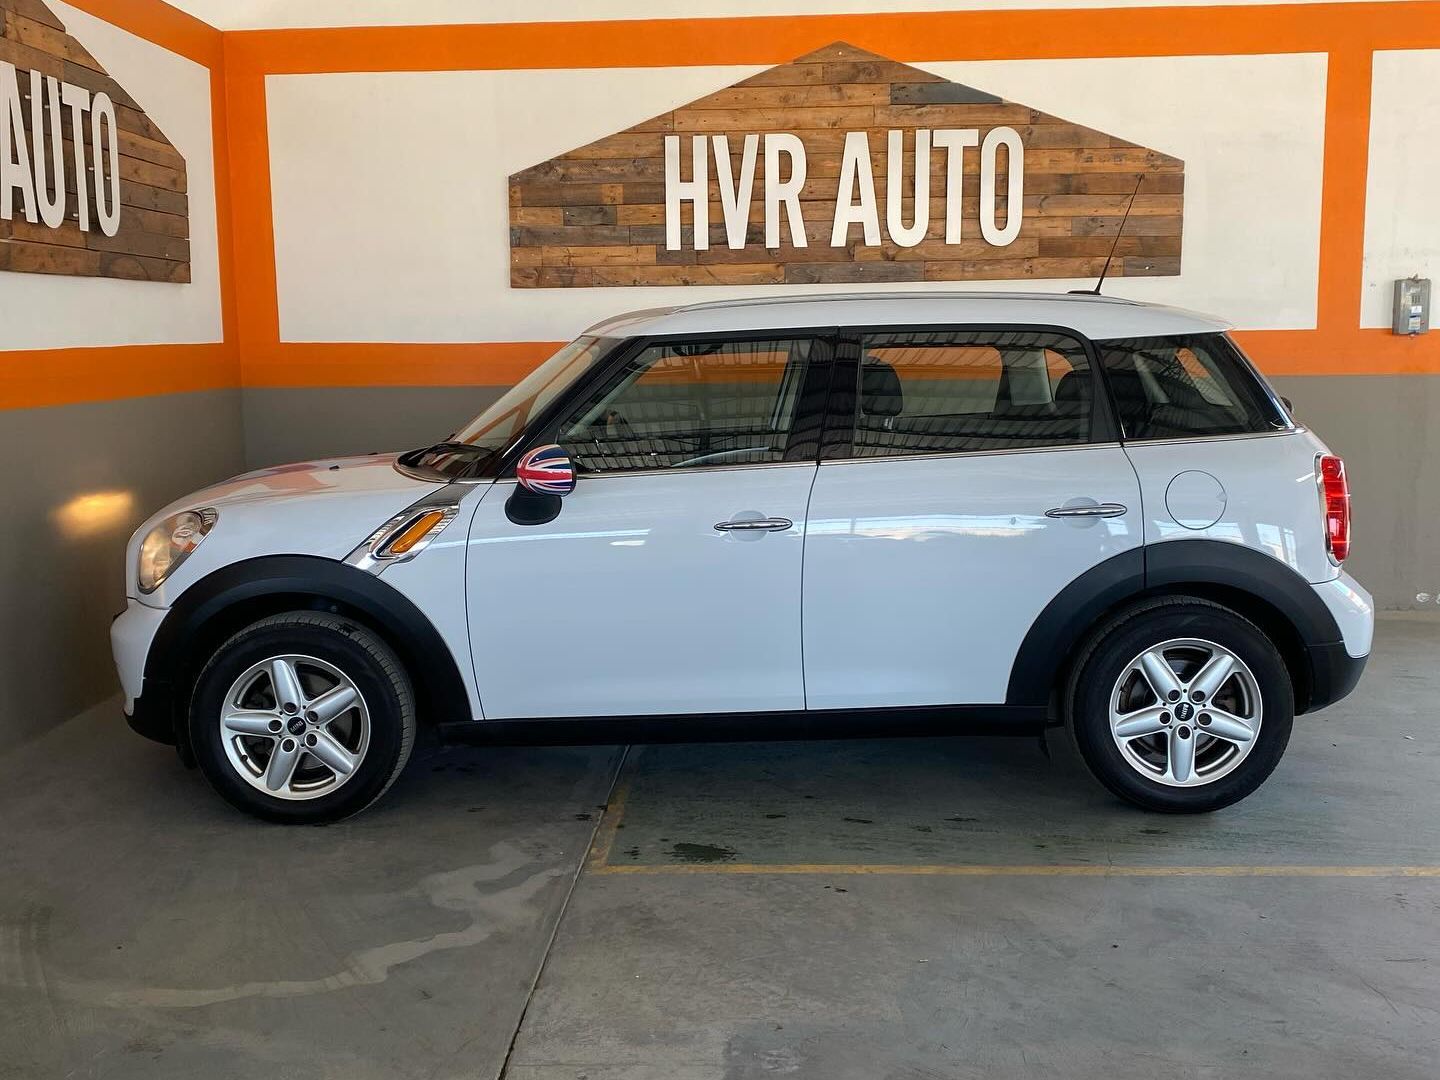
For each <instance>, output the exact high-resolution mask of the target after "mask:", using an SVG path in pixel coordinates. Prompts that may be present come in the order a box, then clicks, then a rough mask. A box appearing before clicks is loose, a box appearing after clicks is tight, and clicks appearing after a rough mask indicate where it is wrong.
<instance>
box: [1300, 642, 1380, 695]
mask: <svg viewBox="0 0 1440 1080" xmlns="http://www.w3.org/2000/svg"><path fill="white" fill-rule="evenodd" d="M1306 651H1307V652H1309V654H1310V697H1309V700H1308V701H1307V702H1306V705H1305V711H1306V712H1314V711H1315V710H1316V709H1323V708H1324V707H1325V706H1326V705H1333V704H1334V703H1335V702H1337V701H1339V700H1340V699H1341V698H1343V697H1345V696H1346V695H1347V694H1349V693H1350V691H1351V690H1354V689H1355V684H1356V683H1358V682H1359V681H1360V676H1361V675H1362V674H1364V672H1365V663H1366V661H1367V660H1369V659H1370V657H1369V656H1351V655H1350V654H1349V652H1347V651H1346V647H1345V643H1344V642H1336V643H1335V644H1333V645H1311V646H1310V647H1309V648H1308V649H1307V650H1306Z"/></svg>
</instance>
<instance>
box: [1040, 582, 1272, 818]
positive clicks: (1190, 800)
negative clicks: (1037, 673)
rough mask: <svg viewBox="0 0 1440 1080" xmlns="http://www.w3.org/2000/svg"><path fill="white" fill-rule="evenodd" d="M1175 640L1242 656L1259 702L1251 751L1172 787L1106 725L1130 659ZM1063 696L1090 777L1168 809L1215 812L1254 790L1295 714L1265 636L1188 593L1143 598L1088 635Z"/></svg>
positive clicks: (1136, 801) (1128, 796)
mask: <svg viewBox="0 0 1440 1080" xmlns="http://www.w3.org/2000/svg"><path fill="white" fill-rule="evenodd" d="M1177 638H1195V639H1200V640H1203V641H1208V642H1214V643H1215V644H1216V645H1220V646H1222V647H1223V648H1225V649H1227V650H1229V651H1230V652H1231V653H1233V654H1234V655H1235V656H1237V657H1239V658H1240V659H1241V660H1242V661H1243V662H1244V663H1245V665H1246V666H1247V667H1248V668H1249V669H1250V672H1251V674H1253V675H1254V677H1255V683H1256V686H1257V687H1258V690H1259V696H1260V702H1261V705H1262V707H1263V714H1262V718H1261V723H1260V733H1259V736H1258V738H1256V739H1255V740H1254V745H1253V746H1252V747H1251V749H1250V752H1249V754H1248V756H1246V757H1245V758H1244V759H1243V760H1242V761H1240V763H1239V765H1237V766H1235V767H1234V768H1233V770H1232V771H1231V772H1229V773H1227V774H1226V775H1223V776H1219V777H1217V778H1216V779H1215V780H1213V781H1211V782H1210V783H1208V784H1202V785H1200V786H1196V787H1173V786H1170V785H1168V784H1164V783H1160V782H1159V781H1157V780H1152V779H1150V778H1149V777H1148V776H1145V775H1142V774H1141V772H1140V771H1139V770H1138V769H1137V768H1136V767H1135V766H1133V765H1131V764H1130V763H1129V762H1128V761H1127V760H1126V758H1125V757H1124V756H1123V755H1122V754H1121V752H1120V749H1119V747H1118V746H1117V745H1116V741H1115V738H1114V737H1113V736H1112V734H1111V731H1110V700H1111V693H1112V692H1113V691H1114V690H1115V685H1116V682H1117V680H1119V679H1120V677H1121V675H1122V673H1123V672H1124V671H1125V669H1126V667H1127V665H1129V664H1130V662H1131V661H1132V660H1133V659H1134V658H1135V657H1136V656H1138V655H1139V654H1140V653H1142V652H1144V651H1145V650H1147V649H1149V648H1151V647H1153V646H1155V645H1158V644H1160V643H1162V642H1166V641H1170V640H1172V639H1177ZM1068 701H1069V703H1070V711H1069V720H1070V728H1071V732H1072V733H1073V735H1074V737H1075V743H1076V746H1077V747H1078V748H1079V751H1080V756H1081V757H1082V758H1083V759H1084V761H1085V764H1086V766H1087V767H1088V768H1089V770H1090V772H1091V773H1093V774H1094V776H1095V778H1096V779H1097V780H1099V781H1100V782H1101V783H1102V784H1104V785H1105V786H1106V787H1107V788H1109V789H1110V791H1112V792H1113V793H1114V794H1116V795H1118V796H1120V798H1122V799H1125V800H1126V801H1128V802H1131V803H1134V804H1135V805H1137V806H1141V807H1144V808H1145V809H1147V810H1156V811H1160V812H1162V813H1171V814H1199V813H1207V812H1209V811H1211V810H1219V809H1221V808H1222V807H1225V806H1229V805H1231V804H1232V803H1235V802H1238V801H1239V800H1241V799H1243V798H1245V797H1246V796H1247V795H1249V794H1250V793H1251V792H1253V791H1254V790H1255V789H1256V788H1258V787H1259V786H1260V785H1261V784H1262V783H1264V782H1265V779H1266V778H1267V777H1268V776H1269V775H1270V774H1271V773H1272V772H1273V771H1274V770H1275V766H1276V765H1278V764H1279V763H1280V758H1281V756H1282V755H1283V754H1284V753H1285V747H1286V745H1287V744H1288V743H1289V741H1290V729H1291V727H1292V725H1293V722H1294V718H1295V695H1294V688H1293V686H1292V685H1291V681H1290V673H1289V671H1288V669H1287V668H1286V667H1285V661H1284V660H1283V659H1282V658H1281V656H1280V653H1279V652H1278V651H1277V650H1276V648H1275V646H1274V644H1273V643H1272V642H1271V641H1270V639H1269V638H1267V637H1266V636H1265V634H1264V633H1263V632H1261V630H1260V629H1259V627H1257V626H1256V625H1255V624H1254V623H1252V622H1250V620H1248V619H1246V618H1244V617H1243V616H1241V615H1239V614H1237V613H1236V612H1234V611H1231V610H1230V609H1229V608H1226V607H1223V606H1221V605H1219V604H1215V603H1211V602H1210V601H1207V600H1199V599H1194V598H1189V597H1166V598H1161V599H1157V600H1151V601H1148V602H1146V603H1144V604H1142V605H1139V606H1138V607H1136V608H1134V609H1132V610H1131V611H1129V612H1126V613H1125V614H1123V615H1121V616H1120V617H1119V618H1117V619H1116V620H1115V621H1114V622H1112V623H1110V624H1109V625H1108V626H1106V627H1105V628H1103V629H1102V630H1101V631H1100V632H1099V633H1097V634H1096V635H1095V636H1094V637H1093V638H1091V639H1090V641H1089V643H1088V645H1087V646H1085V647H1084V648H1083V649H1082V651H1081V654H1080V656H1079V659H1078V661H1077V663H1076V665H1075V668H1074V674H1073V675H1072V677H1071V681H1070V687H1069V695H1068ZM1196 730H1197V731H1198V730H1199V729H1198V728H1197V729H1196Z"/></svg>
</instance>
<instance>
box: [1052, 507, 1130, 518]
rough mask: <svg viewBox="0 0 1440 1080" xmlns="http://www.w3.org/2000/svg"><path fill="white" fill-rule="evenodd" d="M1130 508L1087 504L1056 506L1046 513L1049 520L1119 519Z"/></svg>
mask: <svg viewBox="0 0 1440 1080" xmlns="http://www.w3.org/2000/svg"><path fill="white" fill-rule="evenodd" d="M1127 511H1128V508H1127V507H1125V506H1124V505H1123V504H1121V503H1086V504H1082V505H1079V506H1056V507H1053V508H1051V509H1049V510H1046V511H1045V516H1046V517H1048V518H1077V517H1102V518H1112V517H1119V516H1120V515H1121V514H1124V513H1127Z"/></svg>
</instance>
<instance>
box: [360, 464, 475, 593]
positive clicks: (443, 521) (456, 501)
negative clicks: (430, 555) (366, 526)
mask: <svg viewBox="0 0 1440 1080" xmlns="http://www.w3.org/2000/svg"><path fill="white" fill-rule="evenodd" d="M463 497H464V493H463V492H456V491H452V490H451V487H450V485H449V484H447V485H445V486H444V487H442V488H439V489H437V490H435V491H432V492H430V493H429V494H428V495H426V496H424V497H423V498H421V499H418V500H416V501H415V502H413V503H411V504H410V505H409V506H407V507H406V508H405V509H404V510H401V511H400V512H399V513H398V514H396V515H394V516H393V517H391V518H390V519H389V520H388V521H386V522H385V523H384V524H382V525H381V526H380V527H379V528H377V529H376V530H375V531H374V532H372V533H371V534H370V535H369V536H367V537H366V538H365V539H364V540H363V541H362V542H361V543H360V546H359V547H357V548H356V549H355V550H354V551H352V552H350V554H349V555H346V556H345V563H346V564H347V565H349V566H353V567H355V568H356V569H359V570H364V571H366V572H367V573H370V574H376V575H379V574H380V573H381V572H382V571H383V570H384V569H385V567H387V566H390V565H391V564H392V563H402V562H409V561H410V560H411V559H413V558H415V556H417V555H419V554H420V553H421V552H422V551H424V550H425V549H426V548H427V547H429V546H430V543H431V541H433V540H434V539H435V537H437V536H439V535H440V534H441V533H442V532H444V531H445V530H446V529H447V528H448V527H449V525H450V522H452V521H454V520H455V515H456V514H458V513H459V512H460V500H461V499H462V498H463ZM431 510H440V511H441V512H442V515H443V516H442V517H441V518H440V524H438V525H436V526H435V527H434V528H433V529H431V530H430V531H429V532H428V533H426V534H425V535H424V536H422V537H421V538H420V539H419V540H418V541H416V543H415V546H414V547H412V548H411V549H410V550H409V551H407V552H405V553H404V554H403V555H387V554H378V555H377V554H376V552H378V551H380V550H381V549H382V548H383V547H384V546H385V544H386V543H387V542H389V541H390V540H391V539H392V538H393V537H395V536H396V535H397V534H399V533H401V532H403V531H404V530H405V529H406V528H407V527H408V526H409V525H410V523H411V522H413V521H414V520H415V519H416V518H418V517H419V516H420V515H421V514H427V513H429V512H430V511H431Z"/></svg>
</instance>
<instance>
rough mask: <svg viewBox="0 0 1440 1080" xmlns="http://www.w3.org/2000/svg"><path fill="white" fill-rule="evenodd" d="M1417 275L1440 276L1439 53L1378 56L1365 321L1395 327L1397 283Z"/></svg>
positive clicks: (1419, 51)
mask: <svg viewBox="0 0 1440 1080" xmlns="http://www.w3.org/2000/svg"><path fill="white" fill-rule="evenodd" d="M1412 274H1419V275H1420V276H1421V277H1429V278H1435V277H1437V276H1440V50H1437V49H1417V50H1409V51H1404V52H1377V53H1376V54H1375V76H1374V83H1373V89H1372V91H1371V105H1370V180H1369V183H1368V185H1367V187H1366V199H1365V277H1364V285H1363V286H1362V289H1361V302H1360V324H1361V325H1362V326H1385V327H1388V326H1389V325H1390V308H1391V297H1392V290H1393V288H1394V281H1395V279H1396V278H1403V277H1410V276H1411V275H1412ZM1433 295H1434V298H1435V299H1437V300H1440V292H1437V293H1434V294H1433ZM1430 324H1431V326H1440V318H1437V316H1436V315H1435V314H1434V313H1433V312H1432V314H1431V316H1430Z"/></svg>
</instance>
